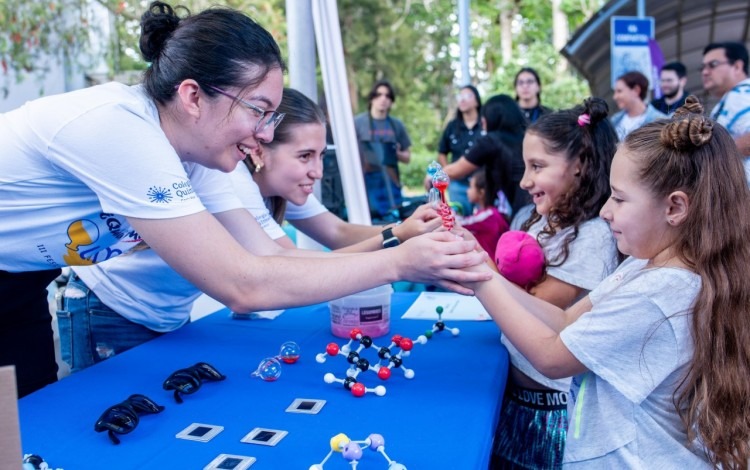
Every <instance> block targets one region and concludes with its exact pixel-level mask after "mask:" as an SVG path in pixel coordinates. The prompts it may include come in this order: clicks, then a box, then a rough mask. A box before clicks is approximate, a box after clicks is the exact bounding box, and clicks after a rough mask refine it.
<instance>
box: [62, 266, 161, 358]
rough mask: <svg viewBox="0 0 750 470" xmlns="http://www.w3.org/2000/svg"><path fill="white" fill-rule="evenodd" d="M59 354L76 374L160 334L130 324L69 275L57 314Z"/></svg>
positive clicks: (72, 274) (82, 283) (81, 282)
mask: <svg viewBox="0 0 750 470" xmlns="http://www.w3.org/2000/svg"><path fill="white" fill-rule="evenodd" d="M57 324H58V328H59V330H60V353H61V356H62V360H63V361H65V362H66V363H67V364H68V365H69V366H70V370H71V372H77V371H79V370H82V369H85V368H86V367H89V366H91V365H94V364H96V363H99V362H101V361H103V360H105V359H107V358H109V357H112V356H114V355H116V354H119V353H121V352H124V351H127V350H128V349H130V348H132V347H135V346H138V345H139V344H142V343H145V342H146V341H148V340H151V339H153V338H156V337H158V336H161V335H162V333H159V332H156V331H153V330H150V329H148V328H146V327H145V326H142V325H139V324H137V323H133V322H131V321H130V320H128V319H126V318H125V317H123V316H121V315H120V314H118V313H117V312H115V311H114V310H112V309H111V308H109V307H107V306H106V305H104V303H102V301H101V300H99V298H98V297H97V296H96V294H94V293H93V292H92V291H91V290H90V289H89V288H88V287H87V286H86V284H85V283H84V282H83V281H81V280H80V279H79V278H78V276H76V275H75V273H71V275H70V279H69V280H68V284H67V286H66V287H65V293H64V294H63V307H62V309H61V310H58V311H57Z"/></svg>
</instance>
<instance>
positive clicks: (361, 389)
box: [352, 382, 366, 397]
mask: <svg viewBox="0 0 750 470" xmlns="http://www.w3.org/2000/svg"><path fill="white" fill-rule="evenodd" d="M365 391H366V390H365V386H364V385H363V384H361V383H359V382H357V383H355V384H354V385H352V395H354V396H355V397H361V396H363V395H364V394H365Z"/></svg>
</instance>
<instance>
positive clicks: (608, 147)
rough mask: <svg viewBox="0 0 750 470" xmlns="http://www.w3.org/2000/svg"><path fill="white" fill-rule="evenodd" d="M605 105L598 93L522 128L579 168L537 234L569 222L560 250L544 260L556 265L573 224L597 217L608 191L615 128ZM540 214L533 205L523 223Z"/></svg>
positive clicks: (545, 235) (527, 224)
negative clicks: (578, 162)
mask: <svg viewBox="0 0 750 470" xmlns="http://www.w3.org/2000/svg"><path fill="white" fill-rule="evenodd" d="M608 111H609V108H608V107H607V103H606V102H605V101H604V100H603V99H601V98H588V99H587V100H586V101H584V102H583V106H576V107H575V108H573V109H567V110H561V111H556V112H554V113H551V114H547V115H544V116H542V117H541V118H539V120H538V121H536V122H535V123H534V124H532V125H531V126H530V127H529V129H528V130H527V131H526V133H527V135H528V134H534V135H536V136H537V137H539V138H540V139H541V141H542V145H544V148H545V150H547V152H549V153H557V154H563V155H565V156H566V157H567V159H568V161H569V162H572V161H575V160H576V159H577V160H579V161H580V164H581V171H580V174H579V175H577V178H576V179H575V181H574V183H573V185H572V186H571V187H570V188H568V190H567V191H566V192H565V193H564V194H563V196H562V197H561V200H560V201H558V202H557V203H556V205H555V206H554V207H553V208H551V209H550V213H549V215H548V217H547V225H546V226H545V227H544V228H543V229H542V231H541V232H540V233H539V235H538V237H537V238H538V240H540V241H541V240H542V239H544V238H551V237H552V236H554V235H555V233H557V232H559V231H560V230H563V229H565V228H567V227H573V230H571V231H570V233H568V234H567V235H566V236H565V239H564V241H563V245H562V249H561V252H560V253H557V254H556V255H555V256H553V257H552V259H549V260H547V261H548V263H549V264H548V265H549V266H560V265H562V264H563V263H564V262H565V261H566V260H567V259H568V254H569V251H570V250H569V247H570V244H571V243H572V242H573V240H575V239H576V237H578V227H579V226H580V225H581V224H583V223H584V222H586V221H589V220H591V219H594V218H596V217H599V211H600V210H601V208H602V206H603V205H604V203H605V202H607V198H608V197H609V195H610V187H609V169H610V166H611V164H612V157H614V155H615V151H616V150H617V134H616V132H615V130H614V128H613V127H612V124H610V122H609V120H608V119H607V113H608ZM582 115H585V116H586V117H585V118H582V117H581V116H582ZM541 217H542V216H541V215H540V214H539V213H538V212H537V211H536V208H534V209H533V210H532V211H531V216H530V217H529V219H528V220H527V221H526V222H524V223H523V226H522V229H523V230H528V229H529V228H530V227H531V226H532V225H534V224H535V223H536V222H537V221H539V220H540V219H541Z"/></svg>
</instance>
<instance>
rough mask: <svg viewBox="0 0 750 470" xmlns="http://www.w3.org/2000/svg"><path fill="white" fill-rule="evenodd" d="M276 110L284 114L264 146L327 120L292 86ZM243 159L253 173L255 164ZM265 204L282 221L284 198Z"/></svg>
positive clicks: (288, 139) (290, 137)
mask: <svg viewBox="0 0 750 470" xmlns="http://www.w3.org/2000/svg"><path fill="white" fill-rule="evenodd" d="M276 111H278V112H279V113H284V114H285V116H284V119H282V120H281V123H279V126H278V127H277V128H276V130H274V133H273V140H272V141H271V142H264V143H263V144H262V145H263V147H266V148H274V147H276V146H278V145H281V144H285V143H287V142H290V141H291V140H292V139H293V138H294V136H295V132H296V130H297V126H301V125H304V124H320V125H321V126H323V127H325V125H326V122H327V120H326V115H325V113H324V112H323V109H322V108H321V107H320V106H318V104H317V103H315V102H314V101H313V100H311V99H310V98H308V97H307V96H305V95H304V94H303V93H302V92H300V91H297V90H295V89H293V88H284V94H283V96H282V97H281V103H280V104H279V107H278V108H277V109H276ZM244 161H245V165H246V166H247V168H248V169H249V170H250V173H255V164H254V163H253V161H252V159H251V158H250V157H247V158H245V160H244ZM267 205H268V206H270V207H269V208H268V209H269V210H270V211H271V215H272V216H273V218H274V220H276V221H277V222H278V223H281V222H283V221H284V213H285V212H286V200H285V199H284V198H282V197H280V196H272V197H270V198H269V200H268V203H267Z"/></svg>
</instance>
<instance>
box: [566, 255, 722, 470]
mask: <svg viewBox="0 0 750 470" xmlns="http://www.w3.org/2000/svg"><path fill="white" fill-rule="evenodd" d="M700 287H701V280H700V277H699V276H698V275H697V274H695V273H693V272H691V271H688V270H685V269H678V268H647V267H646V260H638V259H634V258H628V259H627V260H625V261H624V262H623V263H622V264H621V265H620V267H619V268H618V269H617V271H615V272H614V273H613V274H612V275H611V276H609V277H608V278H607V279H605V280H604V282H602V283H601V284H600V285H599V287H597V288H596V289H594V290H593V291H591V293H590V294H589V299H590V300H591V303H592V305H593V307H592V309H591V311H590V312H587V313H585V314H583V315H582V316H581V317H580V318H579V319H578V320H577V321H575V322H574V323H572V324H571V325H569V326H568V327H567V328H565V329H564V330H563V331H562V332H561V333H560V336H561V339H562V341H563V343H564V344H565V346H566V347H567V348H568V349H569V350H570V352H571V353H572V354H573V355H574V356H575V357H576V359H578V360H579V361H580V362H581V363H582V364H583V365H584V366H586V368H587V369H588V370H589V372H586V373H585V374H582V375H580V376H577V377H575V378H574V379H573V385H572V387H571V400H569V402H568V403H569V404H568V419H569V428H568V439H567V443H566V447H565V456H564V460H563V463H564V465H565V466H566V467H575V468H591V469H601V468H690V469H693V468H705V467H708V466H709V465H708V461H707V459H706V456H705V455H704V454H703V452H702V450H701V449H700V446H695V448H692V449H691V448H688V447H687V446H686V442H687V430H686V429H685V427H684V425H683V424H682V422H681V421H680V418H679V416H678V414H677V410H676V409H675V406H674V403H673V401H672V397H673V394H674V391H675V388H676V387H677V385H678V384H679V383H680V381H681V380H682V378H683V376H684V374H685V373H686V370H687V367H688V365H689V362H690V360H691V359H692V355H693V341H692V336H691V333H690V325H691V321H692V320H691V319H692V306H693V304H694V302H695V298H696V296H697V295H698V292H699V291H700Z"/></svg>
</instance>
